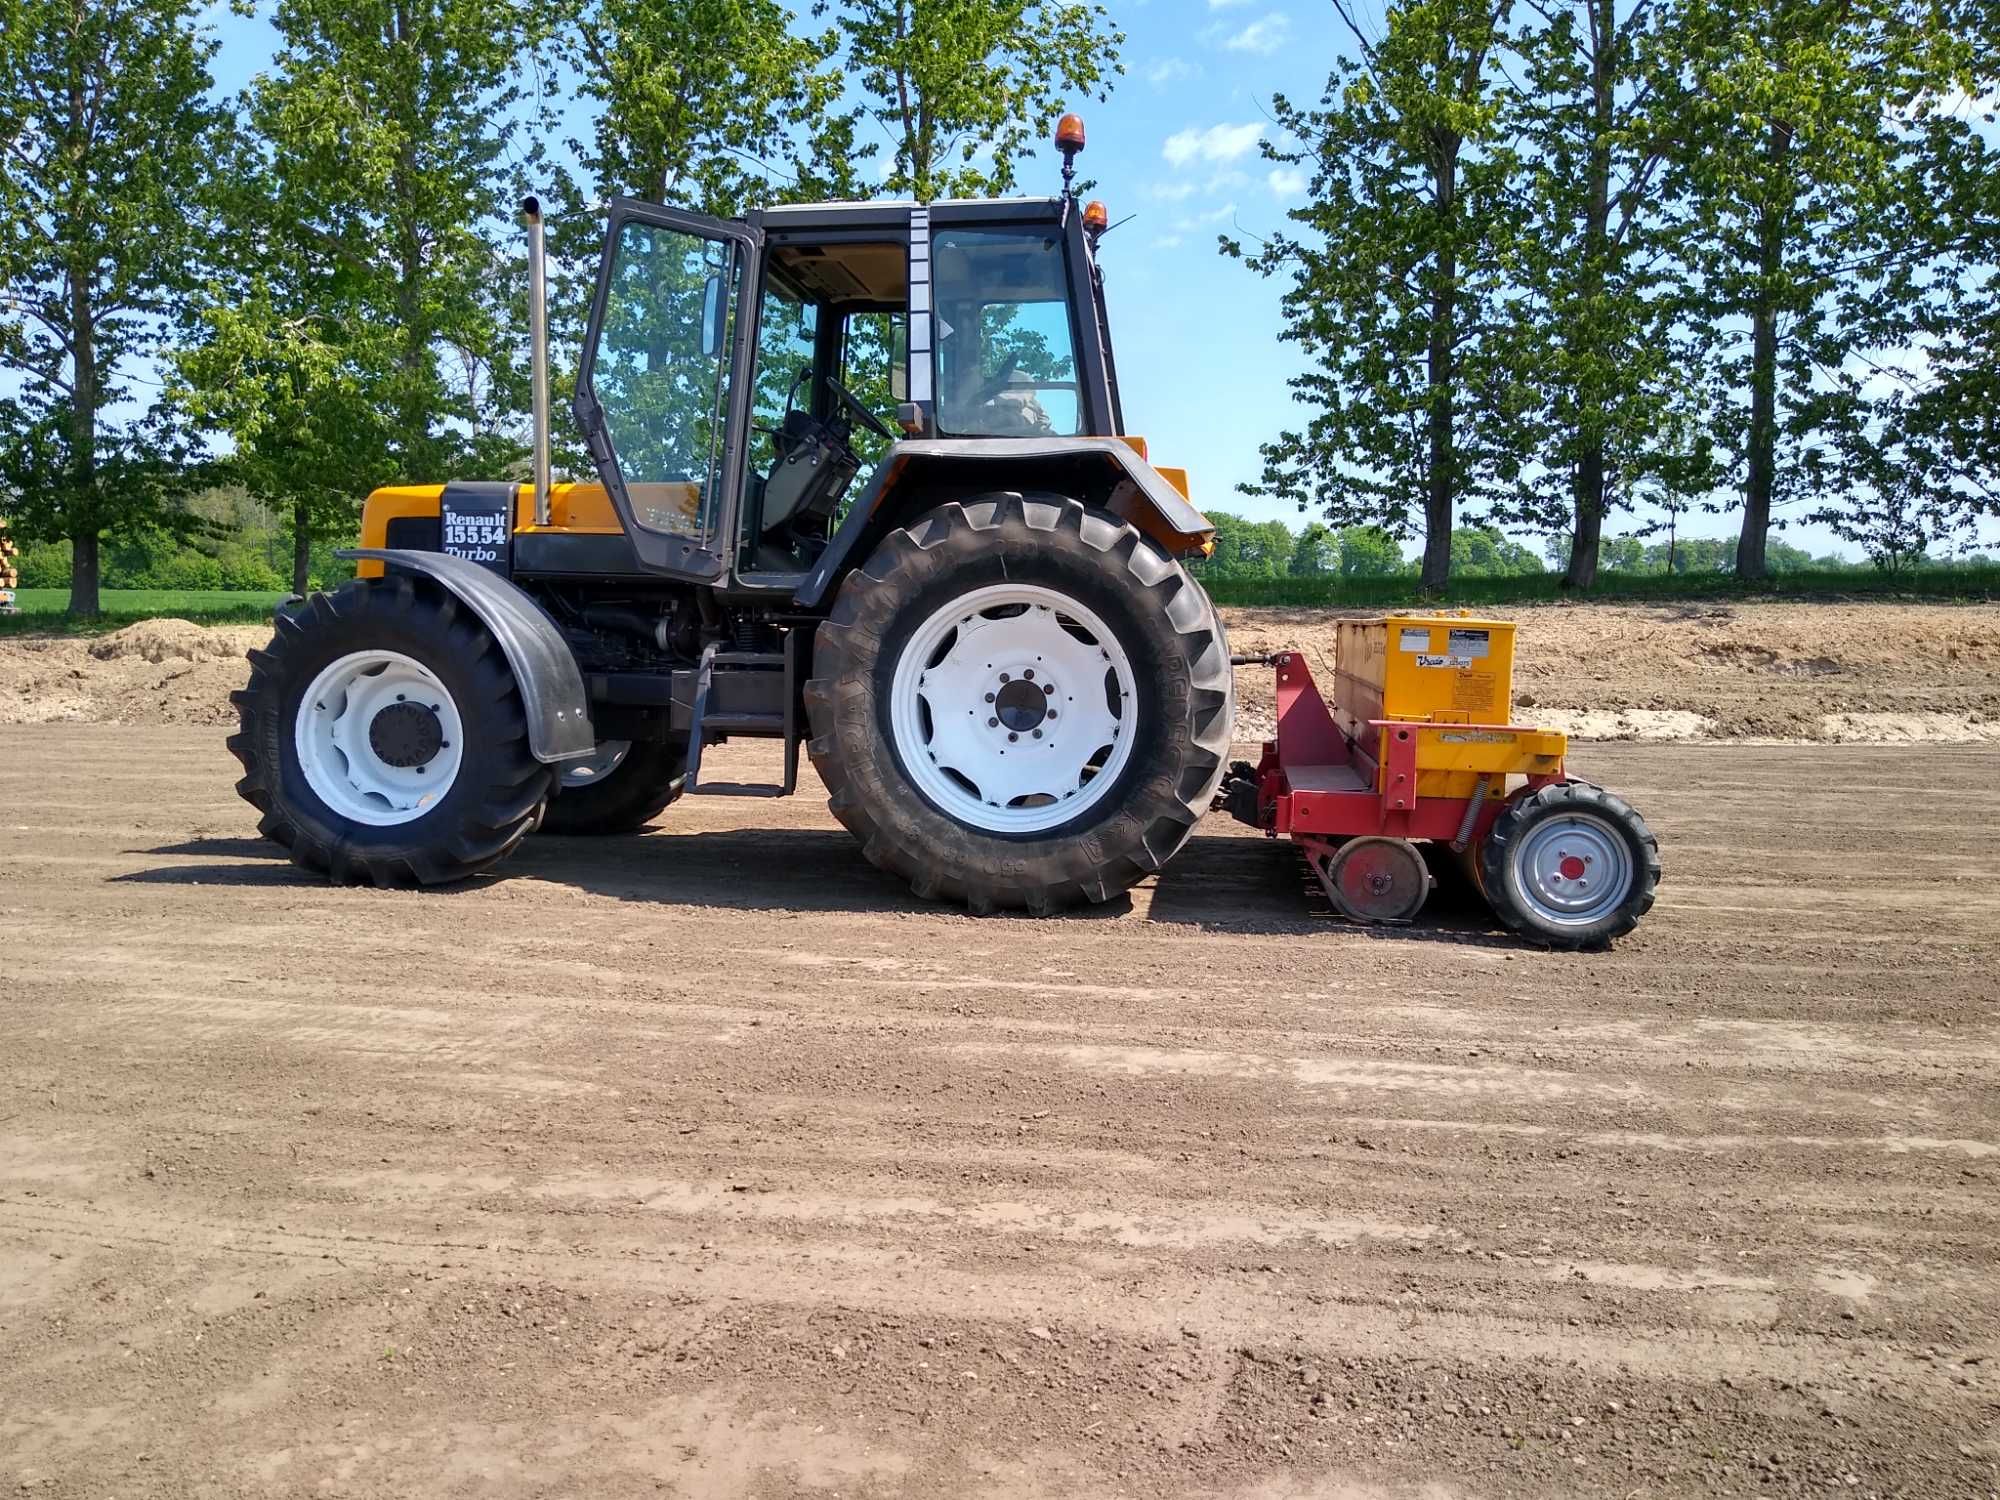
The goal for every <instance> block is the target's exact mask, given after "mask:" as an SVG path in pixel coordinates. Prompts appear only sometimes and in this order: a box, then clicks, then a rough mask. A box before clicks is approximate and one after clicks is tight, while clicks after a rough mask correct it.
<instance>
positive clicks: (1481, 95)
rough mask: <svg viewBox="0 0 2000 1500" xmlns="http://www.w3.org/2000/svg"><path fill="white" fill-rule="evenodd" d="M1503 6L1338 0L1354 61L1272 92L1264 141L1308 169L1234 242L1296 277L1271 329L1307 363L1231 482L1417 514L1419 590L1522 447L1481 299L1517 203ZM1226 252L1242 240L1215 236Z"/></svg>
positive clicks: (1406, 525) (1496, 271) (1369, 513)
mask: <svg viewBox="0 0 2000 1500" xmlns="http://www.w3.org/2000/svg"><path fill="white" fill-rule="evenodd" d="M1507 3H1508V0H1412V3H1406V4H1397V5H1392V6H1390V7H1389V9H1388V12H1387V21H1386V28H1385V31H1384V33H1383V35H1382V36H1381V37H1380V38H1379V39H1378V38H1375V37H1372V36H1370V35H1368V34H1367V33H1366V32H1365V31H1364V30H1363V29H1362V28H1361V27H1360V26H1359V25H1358V24H1357V23H1356V22H1355V20H1354V18H1353V15H1352V13H1351V12H1350V10H1349V9H1348V7H1347V4H1346V0H1335V4H1334V8H1335V11H1336V13H1337V14H1339V16H1340V17H1341V19H1342V20H1343V21H1344V22H1345V23H1346V25H1347V27H1348V29H1349V31H1350V32H1351V33H1352V35H1353V37H1354V39H1355V42H1356V45H1357V47H1358V49H1359V52H1360V55H1361V60H1360V61H1359V62H1358V63H1348V62H1342V63H1340V64H1338V65H1337V66H1336V67H1335V69H1334V72H1333V74H1332V76H1331V77H1330V78H1329V79H1328V82H1327V87H1326V91H1325V94H1324V96H1323V97H1322V99H1321V107H1320V108H1318V109H1302V108H1299V107H1297V106H1295V105H1293V104H1292V103H1291V102H1290V101H1289V100H1287V99H1286V98H1285V97H1284V96H1283V95H1278V96H1277V97H1275V98H1274V99H1273V101H1272V113H1273V115H1274V117H1275V119H1276V120H1277V123H1278V126H1279V130H1278V132H1276V134H1275V136H1274V139H1272V140H1267V141H1266V142H1265V143H1264V153H1265V155H1266V156H1267V157H1268V158H1270V159H1271V160H1273V161H1278V162H1285V163H1299V162H1309V163H1310V164H1311V167H1312V179H1311V185H1310V188H1309V193H1308V198H1307V201H1306V202H1305V203H1304V204H1303V205H1301V206H1300V207H1298V208H1295V209H1293V210H1291V211H1290V213H1289V214H1288V217H1289V219H1290V220H1291V222H1292V224H1293V225H1295V226H1296V229H1294V230H1290V231H1287V232H1284V233H1281V234H1278V235H1274V236H1273V237H1272V238H1271V239H1269V240H1266V241H1264V242H1263V243H1262V245H1261V246H1260V248H1259V249H1258V250H1257V251H1256V253H1254V254H1251V255H1248V256H1247V257H1245V258H1246V259H1247V260H1248V263H1249V265H1250V267H1251V269H1252V270H1255V271H1257V272H1259V273H1260V274H1263V275H1266V276H1273V275H1277V274H1279V273H1281V272H1282V273H1283V274H1285V275H1287V276H1288V277H1289V278H1290V282H1291V284H1290V286H1289V287H1288V288H1287V290H1286V291H1285V294H1284V298H1283V307H1284V313H1285V318H1286V325H1287V326H1286V329H1285V333H1284V335H1283V336H1284V337H1285V338H1286V339H1288V340H1290V341H1291V342H1294V343H1296V344H1298V345H1299V346H1300V347H1301V349H1302V350H1303V351H1304V352H1305V353H1306V355H1307V356H1308V357H1309V358H1310V360H1311V361H1312V367H1311V368H1309V369H1308V370H1307V371H1306V372H1305V373H1303V374H1301V375H1299V376H1297V377H1295V378H1294V379H1293V380H1292V382H1291V384H1292V389H1293V390H1294V392H1295V393H1296V394H1297V395H1298V396H1299V397H1301V398H1303V400H1304V401H1305V402H1306V404H1307V405H1309V406H1310V407H1312V408H1313V409H1314V415H1313V417H1312V419H1311V420H1310V422H1309V423H1308V424H1307V426H1306V429H1305V430H1304V431H1303V432H1285V433H1282V434H1280V436H1279V437H1278V438H1277V440H1276V441H1274V442H1270V443H1266V444H1264V445H1263V449H1262V451H1263V456H1264V472H1263V476H1262V479H1261V481H1260V482H1259V483H1257V484H1254V485H1246V486H1244V487H1243V488H1244V489H1245V491H1246V492H1247V493H1250V494H1259V495H1276V496H1282V497H1284V498H1286V499H1290V500H1293V501H1295V502H1297V504H1298V505H1299V508H1300V509H1301V510H1304V509H1307V508H1309V507H1311V506H1315V505H1317V506H1319V507H1321V508H1323V509H1324V511H1325V513H1326V515H1327V517H1328V518H1329V519H1330V520H1332V521H1333V522H1335V523H1336V524H1339V525H1354V524H1379V525H1381V526H1383V527H1384V528H1386V529H1387V530H1388V531H1390V532H1391V533H1392V534H1394V535H1396V536H1399V537H1400V536H1405V535H1408V534H1409V533H1410V532H1411V530H1412V529H1413V525H1412V522H1413V519H1417V520H1420V524H1421V529H1422V533H1423V537H1424V558H1423V569H1422V575H1421V579H1422V586H1423V588H1424V589H1426V590H1428V591H1435V590H1438V589H1441V588H1443V587H1444V585H1445V583H1446V581H1447V579H1448V577H1449V574H1450V566H1451V530H1452V523H1453V519H1454V517H1455V516H1456V515H1457V513H1458V511H1459V509H1460V508H1461V507H1462V506H1463V505H1465V504H1466V503H1467V502H1469V501H1472V500H1474V499H1478V498H1482V497H1484V498H1488V499H1490V498H1493V497H1494V496H1495V495H1497V493H1498V492H1499V490H1500V488H1501V487H1502V486H1504V485H1508V484H1511V483H1512V482H1513V480H1514V479H1515V477H1516V476H1517V475H1518V472H1519V469H1520V463H1521V450H1520V422H1519V415H1520V409H1521V407H1522V405H1523V401H1524V398H1523V394H1522V392H1521V390H1520V389H1519V387H1518V386H1517V385H1516V383H1515V379H1514V374H1513V366H1512V362H1511V360H1510V359H1509V358H1508V357H1507V355H1506V351H1505V347H1504V343H1503V341H1502V340H1501V339H1500V337H1499V324H1498V320H1497V317H1496V314H1495V302H1496V299H1497V297H1498V294H1499V292H1500V289H1501V287H1502V284H1503V276H1502V269H1503V268H1502V263H1501V254H1500V246H1501V243H1502V241H1503V240H1504V238H1505V236H1504V232H1503V229H1504V225H1505V222H1506V219H1507V216H1508V214H1509V212H1510V211H1511V208H1510V203H1509V197H1508V192H1507V183H1508V178H1509V175H1510V172H1511V170H1512V160H1511V156H1510V154H1509V153H1508V152H1507V151H1506V150H1505V149H1504V146H1503V144H1502V143H1501V142H1500V141H1499V140H1498V138H1497V133H1496V126H1497V120H1498V104H1497V102H1496V96H1495V87H1494V85H1495V78H1494V74H1495V66H1494V53H1495V49H1496V47H1497V45H1498V42H1499V40H1500V28H1501V26H1502V24H1503V22H1504V20H1505V17H1506V14H1507ZM1293 142H1295V143H1296V144H1292V143H1293ZM1222 249H1223V252H1224V253H1225V254H1228V255H1233V256H1244V252H1243V249H1242V246H1241V245H1240V244H1239V243H1238V242H1236V241H1234V240H1231V239H1228V238H1224V239H1223V241H1222ZM1413 496H1415V497H1420V503H1421V512H1420V517H1417V518H1413V517H1412V515H1411V497H1413Z"/></svg>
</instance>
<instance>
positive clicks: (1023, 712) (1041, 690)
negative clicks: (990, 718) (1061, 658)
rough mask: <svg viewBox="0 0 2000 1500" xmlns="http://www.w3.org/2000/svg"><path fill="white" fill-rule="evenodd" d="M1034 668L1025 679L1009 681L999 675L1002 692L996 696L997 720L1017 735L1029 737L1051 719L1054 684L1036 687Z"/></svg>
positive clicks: (995, 711) (994, 710)
mask: <svg viewBox="0 0 2000 1500" xmlns="http://www.w3.org/2000/svg"><path fill="white" fill-rule="evenodd" d="M1034 679H1035V673H1034V669H1033V668H1032V667H1030V668H1028V669H1027V671H1026V672H1025V673H1024V675H1022V676H1020V677H1016V678H1014V679H1013V680H1012V681H1011V682H1010V681H1009V680H1008V674H1007V673H1005V672H1002V673H1001V674H1000V691H999V692H997V693H995V694H994V695H993V713H994V717H996V718H998V719H999V720H1000V723H1001V725H1003V726H1005V727H1006V728H1007V729H1008V730H1009V731H1011V732H1012V733H1014V734H1027V733H1028V732H1029V731H1030V730H1032V729H1034V728H1036V726H1038V725H1039V724H1040V723H1041V722H1042V720H1043V719H1045V718H1047V717H1048V715H1049V695H1050V694H1052V693H1054V692H1055V684H1054V683H1049V682H1043V683H1037V682H1036V681H1035V680H1034Z"/></svg>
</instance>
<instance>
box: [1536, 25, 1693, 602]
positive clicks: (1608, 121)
mask: <svg viewBox="0 0 2000 1500" xmlns="http://www.w3.org/2000/svg"><path fill="white" fill-rule="evenodd" d="M1527 3H1528V5H1529V7H1530V9H1531V10H1532V12H1533V14H1534V18H1535V19H1534V20H1533V21H1532V22H1531V23H1530V24H1529V25H1528V26H1526V27H1524V28H1523V29H1522V31H1521V32H1520V33H1519V34H1518V35H1517V36H1516V37H1515V39H1514V42H1513V49H1514V51H1515V53H1516V55H1517V56H1518V57H1519V59H1520V62H1521V64H1522V71H1523V74H1524V77H1523V79H1522V85H1521V87H1520V88H1519V90H1518V91H1517V92H1515V93H1514V94H1512V95H1511V96H1510V99H1509V106H1508V109H1507V110H1506V114H1505V119H1506V123H1507V124H1508V125H1509V126H1510V127H1511V129H1512V130H1513V131H1514V132H1515V133H1516V136H1517V138H1518V142H1519V149H1520V150H1521V152H1522V155H1523V167H1522V173H1521V179H1522V180H1521V194H1522V201H1523V204H1524V213H1523V215H1522V222H1521V227H1520V233H1519V235H1518V237H1517V238H1516V240H1515V242H1514V252H1513V260H1514V266H1515V271H1514V280H1515V282H1516V285H1517V287H1518V290H1519V292H1520V293H1521V294H1523V295H1517V296H1515V297H1512V298H1510V299H1509V300H1510V307H1511V308H1512V315H1513V318H1514V320H1515V323H1516V334H1515V342H1516V347H1517V349H1518V350H1519V353H1518V355H1517V358H1518V359H1519V360H1520V361H1521V364H1522V367H1523V368H1524V370H1527V371H1530V372H1532V384H1533V386H1534V388H1535V390H1536V392H1537V395H1538V398H1539V399H1538V401H1537V403H1536V408H1537V409H1536V410H1535V412H1534V420H1533V425H1532V428H1531V432H1532V436H1533V438H1534V440H1535V442H1536V445H1537V448H1538V453H1537V457H1538V459H1539V462H1538V463H1537V464H1536V465H1535V466H1533V467H1531V468H1529V469H1528V470H1526V471H1525V473H1524V476H1523V481H1522V496H1521V500H1520V503H1518V504H1517V505H1515V506H1512V507H1509V508H1508V509H1509V512H1510V518H1511V519H1513V520H1515V521H1517V522H1521V523H1525V524H1528V525H1533V526H1536V527H1538V528H1539V527H1552V526H1555V525H1567V526H1568V527H1569V529H1570V532H1571V536H1572V541H1573V545H1571V546H1570V547H1569V548H1567V549H1566V551H1565V560H1564V580H1563V581H1564V586H1565V587H1568V588H1574V589H1587V588H1589V587H1590V586H1591V585H1592V583H1594V582H1595V580H1596V576H1597V567H1598V554H1599V539H1600V537H1601V535H1602V530H1603V525H1604V518H1605V516H1606V515H1607V514H1608V513H1610V512H1611V511H1612V510H1613V509H1616V508H1618V507H1620V506H1623V505H1627V504H1629V503H1631V501H1632V500H1633V498H1634V496H1635V492H1637V491H1639V490H1640V489H1642V488H1644V487H1645V486H1647V485H1648V484H1649V482H1652V481H1654V480H1664V481H1666V482H1668V483H1672V484H1674V485H1676V486H1678V487H1682V488H1685V487H1686V486H1687V485H1688V484H1689V483H1696V484H1704V485H1705V482H1706V480H1707V477H1708V476H1707V474H1706V466H1707V461H1708V455H1707V449H1708V443H1707V439H1706V434H1705V432H1701V433H1695V432H1691V431H1690V430H1689V428H1688V427H1687V426H1686V425H1685V424H1681V423H1676V422H1674V421H1672V420H1671V419H1670V414H1671V413H1672V412H1673V411H1674V410H1675V409H1676V408H1678V409H1680V410H1686V409H1687V408H1688V407H1690V406H1691V405H1693V404H1694V403H1695V401H1696V399H1697V398H1698V394H1699V387H1698V385H1697V383H1696V381H1695V380H1694V379H1693V378H1692V377H1691V375H1690V373H1689V372H1691V371H1695V370H1699V369H1700V368H1702V366H1703V363H1704V359H1703V351H1702V349H1701V348H1700V345H1699V340H1698V339H1696V338H1692V337H1690V332H1691V331H1690V329H1689V328H1688V327H1687V325H1686V324H1685V323H1684V322H1683V320H1682V319H1681V318H1680V311H1681V304H1682V300H1683V299H1682V297H1681V295H1680V294H1679V293H1680V283H1681V278H1680V277H1679V276H1678V275H1677V274H1676V272H1677V269H1678V267H1677V265H1676V260H1675V255H1674V252H1675V250H1676V248H1677V247H1676V241H1677V239H1678V237H1679V236H1680V234H1681V233H1682V231H1683V230H1684V227H1685V214H1684V213H1683V212H1681V210H1680V207H1679V205H1678V204H1677V203H1676V202H1675V201H1674V197H1673V195H1672V194H1671V193H1670V192H1668V191H1667V190H1666V189H1665V186H1664V184H1665V173H1664V171H1663V167H1664V163H1665V160H1666V156H1667V151H1668V147H1669V143H1670V131H1671V124H1672V122H1673V120H1674V117H1675V115H1676V113H1677V111H1678V108H1679V99H1678V96H1679V92H1680V89H1681V85H1682V80H1681V77H1680V70H1679V66H1678V65H1679V62H1680V57H1679V53H1678V49H1677V46H1676V35H1677V30H1676V27H1677V22H1676V17H1675V13H1674V11H1673V10H1672V9H1671V6H1670V5H1669V4H1668V3H1666V0H1527ZM1691 345H1692V346H1693V347H1690V346H1691ZM1677 437H1686V438H1689V439H1691V441H1688V442H1682V443H1677V442H1676V441H1675V439H1676V438H1677ZM1690 469H1692V470H1694V471H1695V472H1693V473H1690V472H1689V470H1690Z"/></svg>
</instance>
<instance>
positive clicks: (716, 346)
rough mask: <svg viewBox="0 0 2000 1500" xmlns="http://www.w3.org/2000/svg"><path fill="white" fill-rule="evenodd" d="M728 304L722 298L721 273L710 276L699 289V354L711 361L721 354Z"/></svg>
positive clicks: (717, 272)
mask: <svg viewBox="0 0 2000 1500" xmlns="http://www.w3.org/2000/svg"><path fill="white" fill-rule="evenodd" d="M728 315H729V304H728V303H727V302H726V301H725V300H724V297H723V286H722V273H721V272H720V271H716V272H713V273H711V274H710V276H709V278H708V282H707V284H706V285H705V286H703V287H702V289H701V352H702V353H703V354H705V355H707V356H709V357H710V358H711V359H713V358H715V357H716V356H717V355H720V354H721V353H722V332H723V325H724V324H725V323H726V322H727V321H728Z"/></svg>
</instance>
